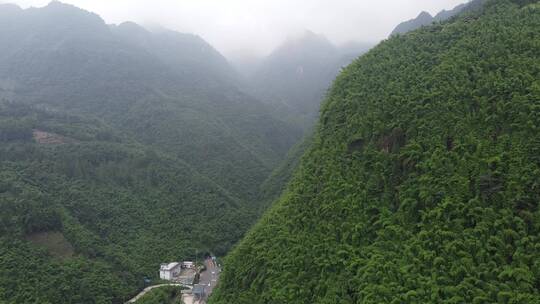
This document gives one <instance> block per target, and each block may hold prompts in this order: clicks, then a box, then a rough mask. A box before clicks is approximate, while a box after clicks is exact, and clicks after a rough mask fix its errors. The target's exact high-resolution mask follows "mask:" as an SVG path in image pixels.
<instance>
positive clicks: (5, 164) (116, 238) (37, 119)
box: [0, 102, 254, 303]
mask: <svg viewBox="0 0 540 304" xmlns="http://www.w3.org/2000/svg"><path fill="white" fill-rule="evenodd" d="M0 208H1V209H2V213H1V214H0V265H2V267H0V302H2V303H124V302H125V301H126V300H127V299H128V298H129V297H131V296H133V295H134V294H135V293H137V292H138V290H139V289H140V288H142V287H143V283H144V282H143V278H144V277H149V278H152V279H154V278H155V277H156V273H157V269H158V267H159V264H160V263H161V262H163V261H171V260H177V259H180V258H195V254H196V252H197V250H198V251H199V253H203V252H216V253H218V254H224V253H225V252H226V251H227V249H228V248H229V247H230V246H231V245H232V244H233V243H234V242H235V241H236V240H237V239H239V238H240V237H241V236H242V234H243V232H244V231H245V230H247V228H248V227H249V225H250V223H251V221H252V219H253V218H254V211H253V210H251V209H249V208H248V207H246V205H245V204H244V203H243V202H242V201H240V200H239V199H237V198H235V197H233V196H231V195H230V194H229V193H228V192H227V191H225V190H223V189H222V188H221V187H220V186H219V185H217V184H216V183H214V182H212V181H211V180H210V179H208V178H207V177H205V176H203V175H201V174H199V173H198V172H196V171H195V170H194V169H193V168H192V167H190V166H189V165H188V164H186V163H185V162H182V161H179V160H178V159H176V158H174V157H170V156H168V155H166V154H164V153H162V152H161V151H159V150H156V149H155V148H153V147H148V146H144V145H141V144H139V143H137V142H136V141H135V140H133V139H132V138H130V137H129V136H126V135H125V134H123V133H119V132H117V131H116V130H115V128H111V127H110V126H108V125H106V124H104V123H103V122H100V120H97V119H89V118H85V117H82V116H73V115H67V114H64V113H57V112H50V111H47V110H42V109H37V108H34V107H29V106H25V105H21V104H18V103H5V102H4V103H0ZM203 223H204V224H203ZM199 258H201V256H199Z"/></svg>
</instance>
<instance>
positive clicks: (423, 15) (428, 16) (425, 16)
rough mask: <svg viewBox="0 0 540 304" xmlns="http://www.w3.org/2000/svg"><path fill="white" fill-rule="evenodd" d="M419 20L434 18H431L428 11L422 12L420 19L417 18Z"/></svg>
mask: <svg viewBox="0 0 540 304" xmlns="http://www.w3.org/2000/svg"><path fill="white" fill-rule="evenodd" d="M416 18H417V19H424V18H430V19H431V18H433V16H431V14H430V13H428V12H426V11H422V12H421V13H420V15H418V17H416Z"/></svg>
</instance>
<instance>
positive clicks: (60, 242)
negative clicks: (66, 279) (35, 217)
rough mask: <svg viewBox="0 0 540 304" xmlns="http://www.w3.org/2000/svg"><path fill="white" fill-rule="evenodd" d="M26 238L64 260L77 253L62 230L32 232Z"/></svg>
mask: <svg viewBox="0 0 540 304" xmlns="http://www.w3.org/2000/svg"><path fill="white" fill-rule="evenodd" d="M26 239H27V240H28V241H30V242H32V243H33V244H35V245H38V246H41V247H44V248H45V249H47V251H48V252H49V254H50V255H52V256H54V257H56V258H59V259H62V260H64V259H68V258H71V257H72V256H73V255H74V254H75V252H74V250H73V246H71V244H70V243H69V241H68V240H67V239H66V238H65V237H64V235H63V234H62V233H61V232H39V233H32V234H30V235H28V236H27V237H26Z"/></svg>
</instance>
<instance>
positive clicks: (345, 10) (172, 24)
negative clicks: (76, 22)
mask: <svg viewBox="0 0 540 304" xmlns="http://www.w3.org/2000/svg"><path fill="white" fill-rule="evenodd" d="M49 2H50V1H49V0H7V1H6V0H2V1H0V3H15V4H18V5H20V6H21V7H23V8H27V7H30V6H35V7H42V6H45V5H47V4H48V3H49ZM62 2H64V3H69V4H73V5H75V6H77V7H80V8H83V9H86V10H88V11H91V12H94V13H97V14H98V15H100V16H101V17H102V18H103V19H104V20H105V21H106V22H107V23H114V24H120V23H122V22H125V21H134V22H137V23H139V24H141V25H145V26H147V27H156V26H157V25H159V26H163V27H166V28H170V29H173V30H177V31H180V32H185V33H192V34H196V35H199V36H201V37H202V38H204V39H205V40H207V41H208V42H209V43H211V44H212V45H213V46H214V47H216V48H217V49H218V50H219V51H220V52H222V53H223V54H224V55H225V56H227V57H229V56H235V55H236V56H237V54H238V53H240V54H249V55H253V56H262V55H266V54H268V53H270V52H271V51H272V50H273V49H274V48H275V47H277V46H278V45H279V44H281V43H282V42H283V41H285V40H286V39H287V38H288V37H294V36H298V35H300V34H301V33H303V32H304V31H306V30H309V31H312V32H315V33H317V34H322V35H325V36H326V37H327V38H328V39H329V40H330V41H332V42H333V43H335V44H338V45H339V44H344V43H347V42H349V41H357V42H369V43H375V42H378V41H380V40H381V39H384V38H386V37H387V36H388V34H389V33H390V32H391V31H392V29H393V28H394V27H395V26H396V25H397V24H398V23H400V22H402V21H405V20H408V19H411V18H414V17H416V16H417V15H418V14H419V13H420V12H421V11H427V12H429V13H431V14H435V13H437V12H439V11H441V10H443V9H451V8H453V7H454V6H456V5H458V4H461V3H463V2H467V1H466V0H438V1H433V0H380V1H377V2H374V1H369V0H333V1H329V0H295V1H290V0H257V1H250V0H228V1H222V0H198V1H194V0H176V1H174V0H153V1H148V0H114V1H111V0H63V1H62Z"/></svg>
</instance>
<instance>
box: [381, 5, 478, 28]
mask: <svg viewBox="0 0 540 304" xmlns="http://www.w3.org/2000/svg"><path fill="white" fill-rule="evenodd" d="M484 2H485V0H472V1H470V2H468V3H464V4H460V5H458V6H456V7H455V8H453V9H451V10H443V11H441V12H439V13H438V14H437V15H435V16H431V14H429V13H428V12H421V13H420V15H418V17H416V18H415V19H411V20H408V21H405V22H402V23H400V24H399V25H398V26H397V27H396V28H395V29H394V30H393V31H392V33H391V34H390V36H394V35H398V34H405V33H408V32H410V31H413V30H416V29H419V28H421V27H422V26H427V25H430V24H432V23H434V22H442V21H445V20H448V19H450V18H452V17H454V16H456V15H458V14H459V13H461V12H463V11H466V10H473V9H476V8H479V7H481V6H482V5H483V3H484Z"/></svg>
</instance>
